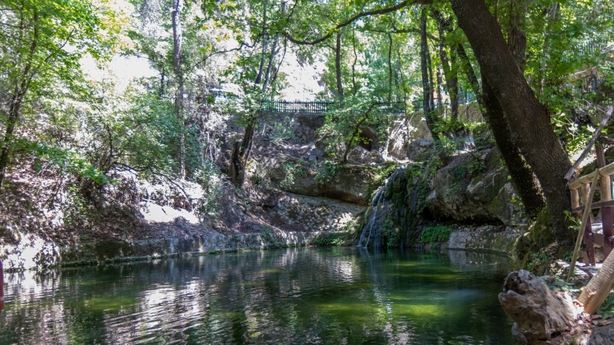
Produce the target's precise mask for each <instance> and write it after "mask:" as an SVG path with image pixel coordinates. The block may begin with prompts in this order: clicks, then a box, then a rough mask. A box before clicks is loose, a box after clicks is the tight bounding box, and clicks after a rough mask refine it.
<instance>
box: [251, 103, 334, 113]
mask: <svg viewBox="0 0 614 345" xmlns="http://www.w3.org/2000/svg"><path fill="white" fill-rule="evenodd" d="M334 105H335V103H334V102H286V101H265V102H263V103H262V111H264V112H269V113H311V114H313V113H316V114H319V113H325V112H327V111H330V110H333V108H334Z"/></svg>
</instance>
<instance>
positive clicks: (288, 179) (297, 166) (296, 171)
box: [279, 161, 305, 188]
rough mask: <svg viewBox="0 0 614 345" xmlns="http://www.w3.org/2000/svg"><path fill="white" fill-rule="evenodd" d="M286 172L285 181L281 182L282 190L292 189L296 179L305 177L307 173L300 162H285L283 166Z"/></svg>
mask: <svg viewBox="0 0 614 345" xmlns="http://www.w3.org/2000/svg"><path fill="white" fill-rule="evenodd" d="M281 167H282V169H283V170H284V179H283V180H281V182H279V185H280V186H281V187H282V188H290V187H291V186H292V185H294V183H295V182H296V179H299V178H302V177H304V176H305V171H304V170H303V167H302V165H301V163H300V162H291V161H288V162H284V163H282V165H281Z"/></svg>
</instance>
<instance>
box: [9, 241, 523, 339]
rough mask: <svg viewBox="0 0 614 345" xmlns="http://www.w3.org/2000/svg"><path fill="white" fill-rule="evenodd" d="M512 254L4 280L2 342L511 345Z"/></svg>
mask: <svg viewBox="0 0 614 345" xmlns="http://www.w3.org/2000/svg"><path fill="white" fill-rule="evenodd" d="M506 274H507V263H506V261H505V260H504V259H502V258H500V257H495V256H488V255H485V254H470V253H463V254H462V255H460V256H459V255H458V254H455V252H450V253H449V254H430V253H422V254H417V253H410V252H406V253H401V252H385V253H373V252H368V251H366V250H359V249H355V248H326V249H315V248H295V249H287V250H286V249H283V250H272V251H255V252H246V253H239V254H234V253H233V254H221V255H211V256H203V257H195V258H185V259H175V260H157V261H153V262H142V263H135V264H131V265H117V266H107V267H97V268H96V267H86V268H78V269H65V270H59V271H55V272H52V273H51V274H49V275H42V276H41V275H35V274H33V273H30V272H22V273H13V274H7V275H5V292H6V294H5V301H6V306H5V309H4V310H3V311H2V314H1V316H0V344H15V343H17V344H39V343H46V344H54V343H62V344H94V343H96V344H162V343H173V344H513V341H512V340H511V334H510V325H511V322H510V321H509V320H508V319H507V318H506V316H505V315H504V314H503V311H502V310H501V308H500V306H499V304H498V301H497V293H498V292H499V291H500V289H501V285H502V282H503V280H504V278H505V275H506Z"/></svg>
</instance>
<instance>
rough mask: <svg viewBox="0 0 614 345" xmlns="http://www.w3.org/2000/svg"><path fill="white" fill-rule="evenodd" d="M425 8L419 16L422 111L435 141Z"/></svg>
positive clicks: (435, 121)
mask: <svg viewBox="0 0 614 345" xmlns="http://www.w3.org/2000/svg"><path fill="white" fill-rule="evenodd" d="M426 11H427V9H426V8H423V9H422V14H421V16H420V70H421V72H422V111H423V112H424V118H425V119H426V125H427V127H428V128H429V131H430V132H431V136H432V137H433V139H437V133H436V131H435V124H436V123H437V116H436V114H435V111H434V110H435V109H434V104H433V103H434V102H433V78H432V72H431V73H429V71H430V69H431V65H430V64H429V62H430V56H429V46H428V42H427V40H426V38H427V37H426V34H427V32H426Z"/></svg>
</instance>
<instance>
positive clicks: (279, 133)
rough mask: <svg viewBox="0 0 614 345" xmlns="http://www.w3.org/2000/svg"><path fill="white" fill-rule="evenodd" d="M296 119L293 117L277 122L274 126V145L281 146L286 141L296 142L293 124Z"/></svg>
mask: <svg viewBox="0 0 614 345" xmlns="http://www.w3.org/2000/svg"><path fill="white" fill-rule="evenodd" d="M293 123H294V119H293V118H291V117H285V118H284V119H283V120H282V121H281V122H279V121H276V122H275V123H274V124H273V144H275V145H278V146H279V145H281V143H282V142H283V141H284V140H294V139H295V137H294V132H293V131H292V124H293Z"/></svg>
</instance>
